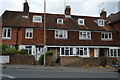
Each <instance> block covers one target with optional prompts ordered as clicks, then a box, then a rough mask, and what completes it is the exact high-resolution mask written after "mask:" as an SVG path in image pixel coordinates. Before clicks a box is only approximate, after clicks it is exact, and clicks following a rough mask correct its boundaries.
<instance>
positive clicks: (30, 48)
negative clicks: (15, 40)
mask: <svg viewBox="0 0 120 80" xmlns="http://www.w3.org/2000/svg"><path fill="white" fill-rule="evenodd" d="M26 51H27V52H28V53H29V54H32V46H26Z"/></svg>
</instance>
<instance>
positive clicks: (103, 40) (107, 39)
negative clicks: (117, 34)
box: [101, 39, 112, 41]
mask: <svg viewBox="0 0 120 80" xmlns="http://www.w3.org/2000/svg"><path fill="white" fill-rule="evenodd" d="M101 40H102V41H112V39H101Z"/></svg>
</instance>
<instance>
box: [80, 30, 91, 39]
mask: <svg viewBox="0 0 120 80" xmlns="http://www.w3.org/2000/svg"><path fill="white" fill-rule="evenodd" d="M81 33H82V34H81ZM88 33H89V35H88ZM84 35H86V36H85V37H84ZM79 39H80V40H91V32H90V31H79Z"/></svg>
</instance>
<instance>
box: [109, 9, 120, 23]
mask: <svg viewBox="0 0 120 80" xmlns="http://www.w3.org/2000/svg"><path fill="white" fill-rule="evenodd" d="M107 20H108V21H109V24H114V23H116V22H120V11H119V12H117V13H115V14H113V13H112V14H110V16H108V18H107Z"/></svg>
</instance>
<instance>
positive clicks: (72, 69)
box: [2, 64, 117, 72]
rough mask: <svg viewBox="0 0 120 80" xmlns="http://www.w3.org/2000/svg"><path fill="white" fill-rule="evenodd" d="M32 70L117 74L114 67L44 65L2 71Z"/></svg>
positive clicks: (24, 66) (13, 65)
mask: <svg viewBox="0 0 120 80" xmlns="http://www.w3.org/2000/svg"><path fill="white" fill-rule="evenodd" d="M3 68H6V69H32V70H42V71H65V72H115V71H117V70H116V69H114V68H112V67H68V66H43V65H15V64H3V65H2V69H3Z"/></svg>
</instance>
